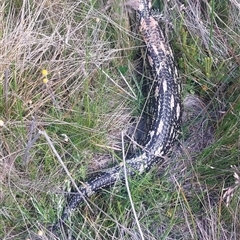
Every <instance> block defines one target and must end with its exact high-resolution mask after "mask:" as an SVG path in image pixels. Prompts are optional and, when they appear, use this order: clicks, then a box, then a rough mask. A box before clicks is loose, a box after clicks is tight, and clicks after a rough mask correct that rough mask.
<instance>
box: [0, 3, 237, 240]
mask: <svg viewBox="0 0 240 240" xmlns="http://www.w3.org/2000/svg"><path fill="white" fill-rule="evenodd" d="M159 2H160V6H161V7H162V9H163V16H164V18H163V19H164V22H163V23H162V25H163V27H164V28H165V31H166V34H167V37H168V39H169V40H170V42H171V44H172V46H173V50H174V54H175V56H176V62H177V64H178V67H179V69H180V75H181V78H182V81H183V86H184V95H186V93H189V92H190V93H195V94H198V95H200V96H201V97H202V98H204V100H205V103H206V105H205V110H206V113H207V114H209V115H208V117H207V118H206V119H207V120H206V121H209V122H210V123H211V124H213V126H214V132H215V142H214V143H213V144H212V145H210V146H208V148H206V149H204V150H202V149H201V152H200V153H198V154H197V155H198V156H197V158H195V160H194V161H192V156H189V155H188V154H186V160H185V161H183V162H180V163H179V164H178V163H177V165H176V166H178V172H177V173H176V175H174V178H173V175H172V178H169V175H171V174H172V170H171V164H172V162H171V161H170V162H167V163H168V164H169V166H168V168H166V169H165V168H164V171H161V177H155V176H156V171H153V172H152V173H150V174H147V175H146V176H145V177H143V179H139V180H137V181H136V180H135V181H131V180H130V189H131V194H132V197H133V202H134V206H135V208H136V212H137V217H138V221H139V223H140V226H141V229H142V232H143V235H144V237H145V239H202V240H205V239H206V240H209V239H213V240H216V239H222V240H225V239H228V240H229V239H239V238H240V236H239V230H240V223H239V189H238V186H239V181H238V179H237V177H236V174H238V172H237V169H238V168H239V143H240V139H239V135H240V134H239V129H240V126H239V122H240V119H239V117H240V116H239V112H240V101H239V90H240V89H239V85H240V84H239V83H240V80H239V79H240V71H239V64H240V61H239V59H240V58H239V57H240V55H239V45H240V42H239V39H240V37H239V35H240V33H239V29H240V19H239V17H238V16H239V14H240V6H239V3H238V2H237V1H236V0H230V1H222V4H220V3H218V2H217V1H214V0H212V1H195V0H188V1H184V2H185V3H184V4H183V3H182V2H183V1H179V0H174V1H159ZM162 2H163V3H162ZM128 25H129V24H128V18H127V11H126V5H125V4H122V2H112V1H108V2H107V4H106V3H105V1H77V2H76V1H72V0H59V1H56V0H43V1H28V0H17V1H7V0H3V3H2V4H1V6H0V120H2V122H1V124H2V125H3V126H0V238H1V239H5V240H7V239H27V238H31V239H36V238H40V239H50V238H54V236H52V235H51V233H49V232H47V231H46V228H47V227H48V226H49V224H51V223H53V222H54V221H55V220H56V218H57V215H59V214H60V213H61V210H62V207H63V205H64V203H65V198H64V193H65V192H66V191H69V190H70V185H71V183H70V180H69V177H67V175H66V172H65V171H64V169H63V167H62V165H61V164H60V162H59V161H58V160H57V158H56V155H55V154H54V152H53V151H52V150H51V146H49V144H48V142H47V140H46V138H44V137H43V136H42V135H39V130H41V131H43V130H45V131H46V133H47V135H48V136H49V139H50V141H51V144H52V145H53V146H54V147H55V149H56V151H57V152H58V154H59V156H60V157H61V159H62V160H63V163H64V166H65V167H66V168H67V169H68V171H69V174H71V176H72V178H73V179H74V180H75V181H76V183H77V184H78V183H79V182H80V181H83V180H85V179H86V176H87V175H90V174H91V172H93V171H97V170H98V169H99V168H101V167H103V166H104V168H105V167H106V166H107V165H108V164H109V163H113V160H112V156H115V151H117V153H119V155H120V156H121V131H127V129H128V128H129V126H130V125H131V123H130V119H131V116H132V115H137V114H138V115H139V112H140V111H139V106H140V104H139V103H138V100H139V95H140V93H139V90H138V89H139V87H140V86H137V87H136V85H135V84H136V82H133V81H132V79H133V78H134V75H133V68H134V64H133V58H134V54H135V53H136V51H137V49H138V46H136V42H139V41H137V40H136V39H135V38H136V36H131V32H130V31H129V26H128ZM43 69H46V70H47V71H48V75H47V78H48V82H47V83H44V82H43V78H44V76H42V73H41V71H42V70H43ZM209 106H211V107H212V109H211V110H210V109H209ZM219 116H220V117H219ZM205 117H206V116H205ZM1 124H0V125H1ZM189 124H190V125H191V124H193V123H189ZM203 131H204V130H203ZM203 135H204V134H203ZM99 159H103V160H102V161H103V162H102V163H101V162H100V161H99ZM114 161H115V162H116V161H118V159H117V157H115V159H114ZM173 165H174V164H173ZM231 165H236V168H231ZM172 168H174V166H172ZM162 172H164V174H162ZM179 173H180V175H179ZM234 173H235V179H234V177H233V176H234ZM169 179H171V181H170V180H169ZM235 180H236V183H234V182H235ZM189 182H190V183H191V184H189V185H188V183H189ZM186 183H187V184H186ZM186 186H188V187H189V186H190V188H188V187H186ZM232 190H234V191H232ZM226 192H228V193H233V194H232V195H226V194H225V193H226ZM224 194H225V195H224ZM109 196H110V197H109ZM92 200H93V203H91V208H92V209H93V210H94V212H92V211H91V209H90V208H89V207H86V206H82V207H81V209H80V213H78V215H77V214H76V216H73V219H72V222H71V226H70V228H69V229H70V232H68V234H69V235H70V236H71V235H72V238H73V237H75V238H76V239H108V238H109V239H140V235H139V231H138V228H137V226H136V218H134V216H133V213H132V209H131V205H130V203H129V200H128V197H127V193H126V191H125V187H124V186H122V187H121V186H119V187H118V188H114V189H113V190H106V191H105V192H104V193H103V194H101V195H100V196H96V197H94V198H93V199H92ZM228 200H229V202H226V201H228ZM94 203H95V205H94ZM226 203H228V204H227V205H226ZM96 205H97V206H98V207H97V206H96ZM77 216H78V217H77ZM38 231H43V232H38ZM45 231H46V232H45ZM37 233H39V234H37ZM40 233H43V235H42V236H40V235H41V234H40ZM62 238H63V239H64V235H63V236H62ZM65 239H66V237H65Z"/></svg>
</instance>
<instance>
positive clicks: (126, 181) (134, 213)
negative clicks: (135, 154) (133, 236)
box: [121, 132, 144, 240]
mask: <svg viewBox="0 0 240 240" xmlns="http://www.w3.org/2000/svg"><path fill="white" fill-rule="evenodd" d="M121 137H122V154H123V169H124V177H125V184H126V188H127V192H128V197H129V200H130V203H131V207H132V211H133V215H134V218H135V220H136V223H137V227H138V230H139V233H140V236H141V239H142V240H144V236H143V232H142V229H141V226H140V223H139V220H138V216H137V213H136V211H135V208H134V203H133V200H132V195H131V192H130V188H129V184H128V177H127V166H126V161H125V150H124V136H123V132H122V133H121Z"/></svg>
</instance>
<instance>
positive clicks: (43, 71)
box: [42, 69, 48, 77]
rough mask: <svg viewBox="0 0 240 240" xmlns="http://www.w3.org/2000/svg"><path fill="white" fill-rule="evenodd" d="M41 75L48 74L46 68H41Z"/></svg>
mask: <svg viewBox="0 0 240 240" xmlns="http://www.w3.org/2000/svg"><path fill="white" fill-rule="evenodd" d="M42 75H43V76H44V77H46V76H47V75H48V71H47V70H46V69H43V70H42Z"/></svg>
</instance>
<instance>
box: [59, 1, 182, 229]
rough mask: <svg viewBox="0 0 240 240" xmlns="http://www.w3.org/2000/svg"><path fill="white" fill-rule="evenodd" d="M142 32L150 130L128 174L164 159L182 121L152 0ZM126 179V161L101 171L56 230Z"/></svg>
mask: <svg viewBox="0 0 240 240" xmlns="http://www.w3.org/2000/svg"><path fill="white" fill-rule="evenodd" d="M137 12H138V14H139V33H140V34H141V35H142V38H143V41H144V43H145V44H146V47H147V61H148V64H149V66H150V69H151V70H150V72H151V79H150V80H149V83H148V84H150V86H151V87H150V89H149V93H148V100H147V103H146V107H145V109H144V111H145V112H146V113H147V126H148V133H147V136H146V138H145V140H144V141H143V142H142V143H140V144H141V145H142V148H141V149H139V150H138V152H137V153H136V154H135V156H134V157H132V158H130V159H127V160H126V166H127V175H128V176H134V175H135V174H142V173H144V172H147V171H148V170H149V169H150V168H151V167H152V166H153V165H154V164H157V163H159V162H162V161H163V160H164V156H165V155H166V154H167V153H168V152H169V150H170V149H171V147H172V145H173V143H174V141H175V139H176V137H177V135H178V131H179V128H180V124H181V112H182V109H181V97H180V92H181V87H180V82H179V79H178V74H177V69H176V68H175V65H174V59H173V54H172V51H171V49H170V47H169V45H168V43H167V42H166V40H165V38H164V35H163V33H162V31H161V29H160V27H159V25H158V23H157V21H156V20H155V19H154V18H153V17H152V15H151V1H146V0H145V1H141V0H139V1H138V8H137ZM124 179H125V176H124V172H123V164H120V165H117V166H115V167H113V168H111V169H110V170H108V171H106V172H103V173H100V174H99V175H98V176H97V177H95V178H93V179H92V180H90V181H88V182H86V183H85V184H83V186H81V187H80V188H79V190H80V193H79V192H76V194H74V195H72V197H71V198H70V200H69V201H68V203H67V206H66V207H65V209H64V210H63V213H62V216H61V218H60V219H59V220H58V222H57V223H56V225H55V227H54V229H56V228H58V227H59V225H60V224H61V223H62V222H63V221H65V220H66V219H67V218H68V216H69V215H70V213H71V212H72V211H73V210H74V209H76V208H77V207H78V206H79V204H80V203H82V202H83V201H84V199H85V198H88V197H90V196H91V195H92V194H94V193H96V192H97V191H99V190H100V189H102V188H104V187H108V186H111V185H113V184H114V183H116V182H117V181H123V180H124Z"/></svg>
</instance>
